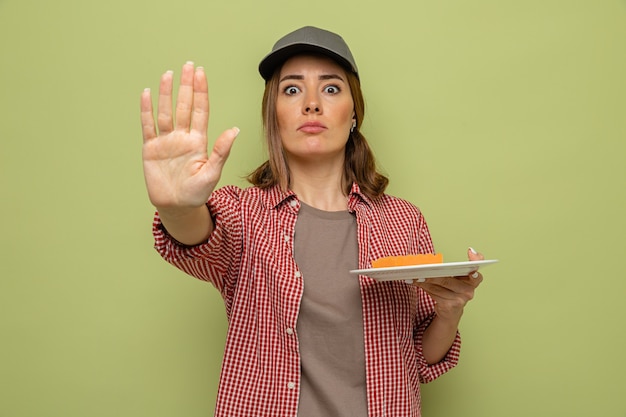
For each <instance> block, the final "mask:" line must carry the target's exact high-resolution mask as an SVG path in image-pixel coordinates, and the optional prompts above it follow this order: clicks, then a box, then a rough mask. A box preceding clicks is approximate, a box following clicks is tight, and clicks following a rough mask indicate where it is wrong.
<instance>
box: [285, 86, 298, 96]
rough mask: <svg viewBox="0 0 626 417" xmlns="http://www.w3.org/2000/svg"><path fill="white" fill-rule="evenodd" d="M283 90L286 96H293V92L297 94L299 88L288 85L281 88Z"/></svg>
mask: <svg viewBox="0 0 626 417" xmlns="http://www.w3.org/2000/svg"><path fill="white" fill-rule="evenodd" d="M283 92H284V93H285V94H286V95H288V96H293V95H294V94H298V93H299V92H300V89H299V88H298V87H296V86H295V85H289V86H287V87H285V88H284V89H283Z"/></svg>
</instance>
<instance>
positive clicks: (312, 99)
mask: <svg viewBox="0 0 626 417" xmlns="http://www.w3.org/2000/svg"><path fill="white" fill-rule="evenodd" d="M302 110H303V112H304V113H305V114H317V113H321V112H322V106H321V104H320V100H319V97H317V95H316V94H315V93H309V94H307V96H306V97H305V99H304V105H303V109H302Z"/></svg>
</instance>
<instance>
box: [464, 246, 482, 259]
mask: <svg viewBox="0 0 626 417" xmlns="http://www.w3.org/2000/svg"><path fill="white" fill-rule="evenodd" d="M467 259H469V260H470V261H482V260H484V259H485V257H484V256H483V254H482V253H480V252H477V251H476V249H474V248H472V247H471V246H470V247H469V248H468V249H467Z"/></svg>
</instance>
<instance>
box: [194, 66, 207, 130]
mask: <svg viewBox="0 0 626 417" xmlns="http://www.w3.org/2000/svg"><path fill="white" fill-rule="evenodd" d="M208 126H209V89H208V86H207V81H206V74H205V73H204V68H202V67H198V68H196V72H195V74H194V82H193V115H192V117H191V130H192V131H195V132H197V133H198V134H201V135H206V131H207V128H208Z"/></svg>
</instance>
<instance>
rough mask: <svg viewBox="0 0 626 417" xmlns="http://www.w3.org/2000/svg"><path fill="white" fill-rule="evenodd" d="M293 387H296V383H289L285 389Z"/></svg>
mask: <svg viewBox="0 0 626 417" xmlns="http://www.w3.org/2000/svg"><path fill="white" fill-rule="evenodd" d="M295 387H296V383H295V382H289V383H288V384H287V388H289V389H294V388H295Z"/></svg>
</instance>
